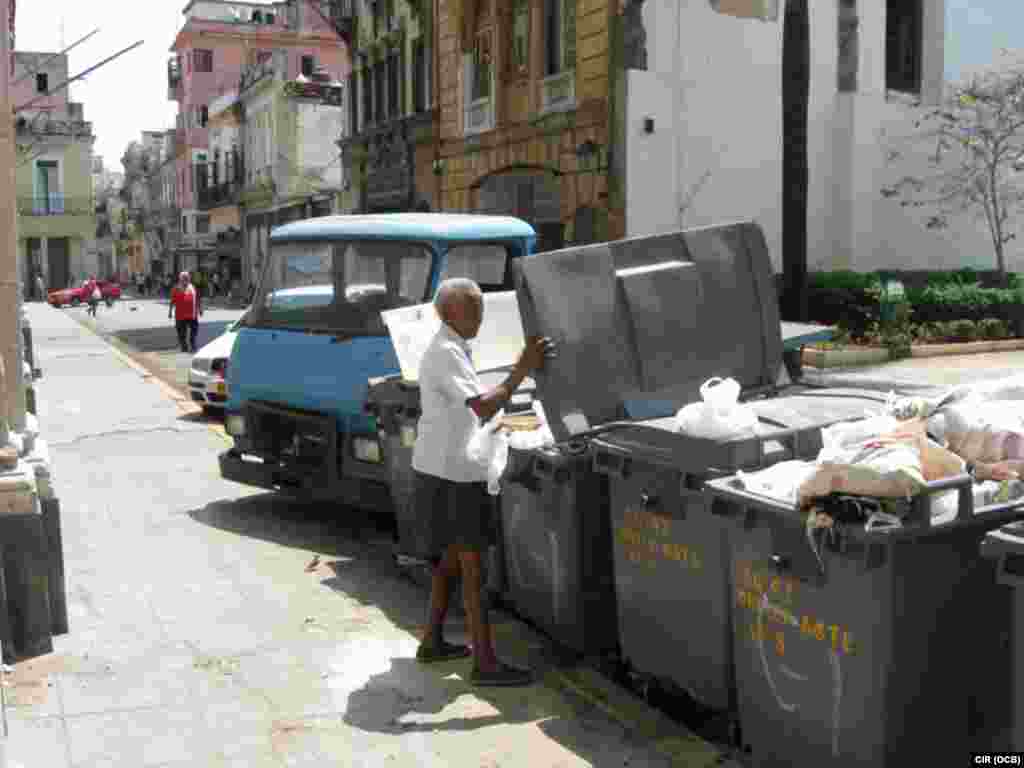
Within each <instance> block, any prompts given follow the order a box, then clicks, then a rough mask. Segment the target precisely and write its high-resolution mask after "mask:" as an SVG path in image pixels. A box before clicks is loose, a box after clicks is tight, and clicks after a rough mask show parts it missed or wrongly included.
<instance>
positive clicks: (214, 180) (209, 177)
mask: <svg viewBox="0 0 1024 768" xmlns="http://www.w3.org/2000/svg"><path fill="white" fill-rule="evenodd" d="M195 174H196V202H197V205H198V207H199V208H200V209H201V210H208V209H210V208H218V207H220V206H222V205H234V204H236V203H238V198H239V196H240V195H241V193H242V190H243V189H244V188H245V166H244V164H243V162H242V158H241V155H240V154H238V153H237V152H232V153H229V154H228V155H227V157H226V159H225V161H224V162H223V164H221V165H218V164H217V163H200V164H197V165H196V166H195Z"/></svg>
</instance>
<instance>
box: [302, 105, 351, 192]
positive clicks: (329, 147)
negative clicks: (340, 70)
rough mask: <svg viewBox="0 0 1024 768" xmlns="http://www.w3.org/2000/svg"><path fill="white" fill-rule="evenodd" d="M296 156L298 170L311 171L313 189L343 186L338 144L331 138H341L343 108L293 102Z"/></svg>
mask: <svg viewBox="0 0 1024 768" xmlns="http://www.w3.org/2000/svg"><path fill="white" fill-rule="evenodd" d="M295 110H296V115H295V119H296V123H297V129H296V130H297V134H298V135H297V141H296V144H297V147H296V150H297V155H298V157H297V158H296V159H297V162H298V167H299V172H300V173H307V172H308V173H310V174H311V175H310V176H309V178H310V180H311V182H312V188H313V189H317V188H323V187H333V188H334V189H340V188H341V185H342V172H341V160H340V159H339V150H338V145H337V144H335V143H334V141H332V140H331V139H332V138H333V137H339V138H340V137H341V135H342V132H343V130H344V128H345V118H346V113H345V109H344V107H329V106H325V105H323V104H305V103H302V102H295Z"/></svg>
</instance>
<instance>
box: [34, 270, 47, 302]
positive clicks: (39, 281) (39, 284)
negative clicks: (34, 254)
mask: <svg viewBox="0 0 1024 768" xmlns="http://www.w3.org/2000/svg"><path fill="white" fill-rule="evenodd" d="M36 289H37V290H38V291H39V300H40V301H46V283H44V282H43V275H42V274H41V273H39V272H37V273H36Z"/></svg>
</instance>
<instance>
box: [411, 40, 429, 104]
mask: <svg viewBox="0 0 1024 768" xmlns="http://www.w3.org/2000/svg"><path fill="white" fill-rule="evenodd" d="M426 109H427V48H426V46H425V45H424V44H423V40H422V38H421V39H419V40H417V41H416V42H414V43H413V44H412V111H413V112H415V113H419V112H425V111H426Z"/></svg>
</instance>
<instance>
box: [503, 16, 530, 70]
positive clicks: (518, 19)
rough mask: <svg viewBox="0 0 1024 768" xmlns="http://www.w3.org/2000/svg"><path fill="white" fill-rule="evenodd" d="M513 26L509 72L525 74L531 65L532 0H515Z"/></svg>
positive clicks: (508, 58)
mask: <svg viewBox="0 0 1024 768" xmlns="http://www.w3.org/2000/svg"><path fill="white" fill-rule="evenodd" d="M511 27H512V29H511V32H512V34H511V35H510V37H509V53H508V57H507V60H508V73H509V74H510V75H525V74H526V73H527V72H528V71H529V67H530V0H515V2H514V3H513V4H512V24H511Z"/></svg>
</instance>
